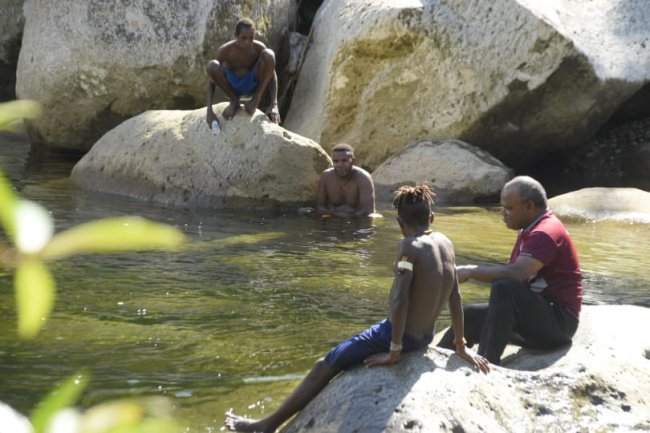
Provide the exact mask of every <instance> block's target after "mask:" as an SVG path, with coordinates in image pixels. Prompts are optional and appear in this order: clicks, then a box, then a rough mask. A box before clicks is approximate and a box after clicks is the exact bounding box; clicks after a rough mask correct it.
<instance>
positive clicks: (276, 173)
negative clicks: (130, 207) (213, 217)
mask: <svg viewBox="0 0 650 433" xmlns="http://www.w3.org/2000/svg"><path fill="white" fill-rule="evenodd" d="M227 105H228V103H221V104H217V105H215V107H214V111H215V113H216V114H217V116H218V117H219V122H220V124H221V133H220V134H219V135H216V136H215V135H213V133H212V131H211V130H210V128H208V126H207V125H206V123H205V109H198V110H193V111H168V110H159V111H147V112H145V113H142V114H141V115H139V116H136V117H133V118H131V119H129V120H127V121H126V122H124V123H122V124H121V125H119V126H118V127H116V128H115V129H113V130H111V131H109V132H107V133H106V134H105V135H104V136H103V137H102V138H101V139H100V140H99V141H98V142H97V143H95V145H94V146H93V147H92V149H91V150H90V151H89V152H88V153H87V154H86V155H85V156H84V157H83V158H82V159H81V160H80V161H79V162H78V163H77V164H76V165H75V166H74V168H73V170H72V174H71V177H72V179H73V180H74V181H75V182H76V183H77V184H79V185H80V186H81V187H83V188H84V189H89V190H94V191H100V192H105V193H111V194H117V195H123V196H129V197H134V198H138V199H141V200H147V201H156V202H160V203H168V204H173V205H177V206H187V207H211V208H221V207H237V206H246V207H251V206H253V205H259V206H266V205H269V206H275V205H277V204H283V203H286V204H288V203H302V202H305V201H311V200H314V198H315V194H316V189H317V186H318V181H319V179H320V174H321V172H322V171H323V170H325V169H326V168H328V167H329V166H331V160H330V158H329V156H328V155H327V154H326V153H325V151H324V150H323V149H322V148H321V147H320V146H319V145H318V144H317V143H315V142H313V141H311V140H309V139H307V138H305V137H301V136H299V135H297V134H294V133H292V132H289V131H287V130H285V129H283V128H282V127H280V126H277V125H275V124H274V123H271V122H269V121H268V119H267V118H266V116H265V115H264V114H263V113H262V112H261V111H259V110H258V111H256V112H255V114H254V115H253V116H252V117H251V116H249V115H248V114H247V113H245V112H244V111H243V110H240V111H239V112H238V113H237V115H236V116H235V117H234V118H233V119H232V120H224V119H223V117H221V113H222V112H223V110H224V108H225V107H226V106H227Z"/></svg>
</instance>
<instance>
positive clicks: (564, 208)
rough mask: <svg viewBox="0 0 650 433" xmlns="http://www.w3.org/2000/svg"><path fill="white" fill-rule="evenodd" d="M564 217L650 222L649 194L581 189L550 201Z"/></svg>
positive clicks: (628, 189) (622, 189) (608, 189)
mask: <svg viewBox="0 0 650 433" xmlns="http://www.w3.org/2000/svg"><path fill="white" fill-rule="evenodd" d="M549 206H550V207H551V209H553V211H554V212H555V213H556V214H557V215H559V216H564V217H573V218H579V219H585V220H589V221H606V220H610V221H630V222H643V223H650V192H647V191H643V190H640V189H636V188H584V189H581V190H578V191H573V192H569V193H566V194H562V195H558V196H556V197H553V198H551V199H550V200H549Z"/></svg>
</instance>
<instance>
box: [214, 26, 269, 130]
mask: <svg viewBox="0 0 650 433" xmlns="http://www.w3.org/2000/svg"><path fill="white" fill-rule="evenodd" d="M207 71H208V76H209V77H210V82H209V83H208V110H207V111H208V112H207V117H206V121H207V122H208V125H212V121H213V120H217V117H216V116H215V114H214V111H213V110H212V96H213V94H214V90H215V88H216V86H219V87H220V88H221V90H223V92H224V93H225V94H226V96H227V97H228V99H229V100H230V104H229V105H228V107H226V109H225V110H224V111H223V117H224V118H225V119H232V118H233V116H234V115H235V114H236V113H237V111H238V110H239V99H240V98H241V97H242V96H245V95H251V99H249V100H248V101H246V102H245V104H244V109H245V110H246V112H247V113H248V114H250V115H252V114H253V113H254V112H255V110H256V109H257V106H258V105H259V104H260V101H261V100H262V95H263V93H264V91H265V90H266V89H267V87H268V89H269V92H270V96H271V104H270V105H269V107H268V109H267V110H266V115H267V116H268V117H269V119H271V121H272V122H275V123H280V112H279V111H278V77H277V74H276V73H275V54H274V53H273V51H272V50H271V49H269V48H266V46H265V45H264V44H263V43H262V42H260V41H258V40H256V39H255V23H254V22H253V21H252V20H251V19H249V18H242V19H240V20H239V21H238V22H237V25H236V26H235V39H234V40H232V41H230V42H226V43H225V44H223V45H222V46H220V47H219V49H218V51H217V58H216V59H215V60H210V62H209V63H208V70H207Z"/></svg>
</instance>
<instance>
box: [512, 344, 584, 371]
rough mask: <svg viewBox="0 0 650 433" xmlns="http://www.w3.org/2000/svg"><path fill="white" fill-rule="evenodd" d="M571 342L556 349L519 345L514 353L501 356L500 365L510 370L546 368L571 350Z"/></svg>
mask: <svg viewBox="0 0 650 433" xmlns="http://www.w3.org/2000/svg"><path fill="white" fill-rule="evenodd" d="M571 346H572V345H571V343H569V344H566V345H564V346H562V347H560V348H558V349H552V350H543V349H533V348H529V347H520V348H519V350H515V351H514V353H512V354H510V355H506V356H505V357H502V358H501V366H502V367H505V368H509V369H512V370H521V371H538V370H542V369H544V368H548V367H550V366H552V365H553V364H555V363H556V362H557V361H558V360H560V359H561V358H563V357H564V356H566V354H567V353H568V352H569V350H571Z"/></svg>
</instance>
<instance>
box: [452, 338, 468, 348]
mask: <svg viewBox="0 0 650 433" xmlns="http://www.w3.org/2000/svg"><path fill="white" fill-rule="evenodd" d="M454 344H455V345H456V346H465V345H467V340H465V339H464V338H460V339H458V340H454Z"/></svg>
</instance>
